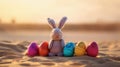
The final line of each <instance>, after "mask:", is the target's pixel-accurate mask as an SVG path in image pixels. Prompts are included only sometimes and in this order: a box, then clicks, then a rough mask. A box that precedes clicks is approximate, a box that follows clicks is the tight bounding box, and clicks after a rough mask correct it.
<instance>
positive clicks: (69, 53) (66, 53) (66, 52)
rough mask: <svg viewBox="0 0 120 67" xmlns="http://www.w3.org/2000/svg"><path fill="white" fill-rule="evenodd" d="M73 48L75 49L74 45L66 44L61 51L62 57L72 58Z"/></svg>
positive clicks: (71, 43)
mask: <svg viewBox="0 0 120 67" xmlns="http://www.w3.org/2000/svg"><path fill="white" fill-rule="evenodd" d="M74 48H75V43H73V42H68V43H67V44H66V45H65V47H64V49H63V55H64V56H66V57H71V56H73V55H74Z"/></svg>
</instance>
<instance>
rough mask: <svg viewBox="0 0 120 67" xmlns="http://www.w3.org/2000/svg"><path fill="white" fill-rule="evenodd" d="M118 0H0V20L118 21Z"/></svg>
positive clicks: (119, 9)
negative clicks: (65, 18)
mask: <svg viewBox="0 0 120 67" xmlns="http://www.w3.org/2000/svg"><path fill="white" fill-rule="evenodd" d="M119 3H120V1H119V0H109V1H104V0H100V1H97V0H91V1H89V0H85V1H82V0H69V1H68V0H0V19H1V20H2V21H6V22H10V20H11V19H16V21H17V22H38V23H40V22H46V18H48V17H51V18H54V19H55V20H57V21H59V20H60V18H61V17H62V16H67V17H68V18H69V20H68V21H69V22H80V21H81V22H82V21H87V22H88V21H97V20H109V21H120V8H119Z"/></svg>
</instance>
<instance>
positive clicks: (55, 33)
mask: <svg viewBox="0 0 120 67" xmlns="http://www.w3.org/2000/svg"><path fill="white" fill-rule="evenodd" d="M66 20H67V17H63V18H62V19H61V20H60V22H59V25H58V27H56V24H55V21H54V20H53V19H50V18H48V22H49V24H50V26H51V27H52V28H53V30H52V33H51V37H52V39H53V40H61V39H62V31H61V29H62V28H63V26H64V24H65V21H66Z"/></svg>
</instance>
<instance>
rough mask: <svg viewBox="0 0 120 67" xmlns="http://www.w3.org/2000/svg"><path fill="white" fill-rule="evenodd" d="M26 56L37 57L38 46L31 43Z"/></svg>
mask: <svg viewBox="0 0 120 67" xmlns="http://www.w3.org/2000/svg"><path fill="white" fill-rule="evenodd" d="M27 55H28V56H30V57H33V56H36V55H38V45H37V43H35V42H32V43H31V44H30V45H29V47H28V49H27Z"/></svg>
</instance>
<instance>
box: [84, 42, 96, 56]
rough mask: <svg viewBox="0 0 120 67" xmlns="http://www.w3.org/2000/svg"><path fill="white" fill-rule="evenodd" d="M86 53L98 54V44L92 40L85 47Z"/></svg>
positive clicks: (89, 54) (90, 54)
mask: <svg viewBox="0 0 120 67" xmlns="http://www.w3.org/2000/svg"><path fill="white" fill-rule="evenodd" d="M86 51H87V55H88V56H91V57H96V56H97V55H98V45H97V43H96V42H92V43H91V44H90V45H89V46H88V47H87V50H86Z"/></svg>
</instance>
